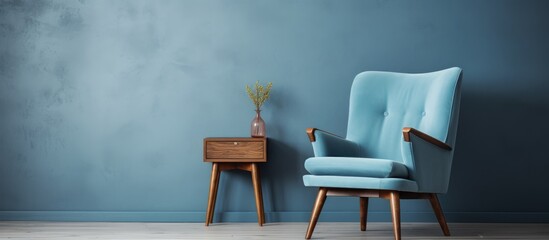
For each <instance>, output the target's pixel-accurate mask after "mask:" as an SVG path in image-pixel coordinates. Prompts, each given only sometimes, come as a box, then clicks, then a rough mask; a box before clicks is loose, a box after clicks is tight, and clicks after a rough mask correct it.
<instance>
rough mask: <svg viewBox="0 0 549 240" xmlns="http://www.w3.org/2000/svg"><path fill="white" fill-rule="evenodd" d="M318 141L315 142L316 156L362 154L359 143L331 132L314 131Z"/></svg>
mask: <svg viewBox="0 0 549 240" xmlns="http://www.w3.org/2000/svg"><path fill="white" fill-rule="evenodd" d="M314 134H315V138H316V141H315V142H313V151H314V153H315V156H317V157H324V156H334V157H335V156H346V157H358V156H360V147H359V145H358V144H357V143H355V142H352V141H349V140H346V139H345V138H342V137H339V136H336V135H333V134H331V133H328V132H325V131H322V130H317V131H315V132H314Z"/></svg>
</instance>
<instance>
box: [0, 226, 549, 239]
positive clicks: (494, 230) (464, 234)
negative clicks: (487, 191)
mask: <svg viewBox="0 0 549 240" xmlns="http://www.w3.org/2000/svg"><path fill="white" fill-rule="evenodd" d="M449 226H450V231H451V232H452V236H451V237H444V236H443V235H442V232H441V231H440V229H439V227H438V224H435V223H403V224H402V238H403V239H445V240H449V239H549V224H472V223H467V224H462V223H458V224H450V225H449ZM306 229H307V224H306V223H288V222H285V223H267V224H266V225H265V226H263V227H259V226H258V225H257V224H256V223H214V224H213V225H210V226H209V227H205V226H204V224H202V223H111V222H1V221H0V239H39V240H44V239H56V240H64V239H304V236H305V230H306ZM391 229H392V228H391V224H390V223H369V224H368V230H367V231H366V232H361V231H360V229H359V224H358V223H324V222H320V223H318V225H317V227H316V230H315V233H314V234H313V239H393V232H392V230H391Z"/></svg>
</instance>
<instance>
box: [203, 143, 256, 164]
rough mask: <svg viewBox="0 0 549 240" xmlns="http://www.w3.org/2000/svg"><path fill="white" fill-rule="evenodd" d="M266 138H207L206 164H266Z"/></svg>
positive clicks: (205, 146)
mask: <svg viewBox="0 0 549 240" xmlns="http://www.w3.org/2000/svg"><path fill="white" fill-rule="evenodd" d="M266 161H267V139H266V138H205V139H204V162H266Z"/></svg>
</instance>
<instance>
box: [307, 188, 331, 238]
mask: <svg viewBox="0 0 549 240" xmlns="http://www.w3.org/2000/svg"><path fill="white" fill-rule="evenodd" d="M327 192H328V190H327V189H326V188H320V189H318V195H317V197H316V201H315V205H314V207H313V213H312V214H311V220H310V221H309V226H308V227H307V232H306V233H305V239H311V236H313V232H314V231H315V227H316V223H317V222H318V217H319V216H320V212H322V207H323V206H324V202H325V201H326V193H327Z"/></svg>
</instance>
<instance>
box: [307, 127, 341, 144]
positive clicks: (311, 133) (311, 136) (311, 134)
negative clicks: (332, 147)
mask: <svg viewBox="0 0 549 240" xmlns="http://www.w3.org/2000/svg"><path fill="white" fill-rule="evenodd" d="M316 130H318V131H322V132H325V133H327V134H330V135H333V136H336V137H338V138H342V137H340V136H338V135H335V134H333V133H331V132H326V131H324V130H320V129H318V128H307V135H308V136H309V140H310V141H311V142H314V141H316V138H315V131H316Z"/></svg>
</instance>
